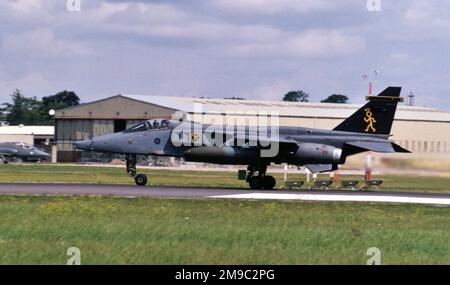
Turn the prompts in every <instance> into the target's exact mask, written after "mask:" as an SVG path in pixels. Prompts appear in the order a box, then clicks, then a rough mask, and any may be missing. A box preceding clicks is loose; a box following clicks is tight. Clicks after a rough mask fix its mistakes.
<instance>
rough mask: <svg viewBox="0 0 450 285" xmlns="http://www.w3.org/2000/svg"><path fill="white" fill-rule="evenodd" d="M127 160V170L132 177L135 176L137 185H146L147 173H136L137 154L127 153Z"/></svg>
mask: <svg viewBox="0 0 450 285" xmlns="http://www.w3.org/2000/svg"><path fill="white" fill-rule="evenodd" d="M126 162H127V172H128V174H129V175H130V176H131V177H134V182H135V183H136V185H139V186H144V185H146V184H147V175H145V174H142V173H141V174H136V162H137V159H136V155H135V154H127V155H126Z"/></svg>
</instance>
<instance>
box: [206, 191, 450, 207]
mask: <svg viewBox="0 0 450 285" xmlns="http://www.w3.org/2000/svg"><path fill="white" fill-rule="evenodd" d="M209 198H227V199H258V200H305V201H339V202H384V203H410V204H434V205H450V198H426V197H408V196H389V195H367V194H366V195H345V194H341V195H330V194H327V195H324V194H277V193H248V194H234V195H220V196H209Z"/></svg>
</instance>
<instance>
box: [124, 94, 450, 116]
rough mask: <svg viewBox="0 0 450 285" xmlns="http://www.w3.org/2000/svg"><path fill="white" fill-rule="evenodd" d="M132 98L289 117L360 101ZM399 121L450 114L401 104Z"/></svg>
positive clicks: (337, 110)
mask: <svg viewBox="0 0 450 285" xmlns="http://www.w3.org/2000/svg"><path fill="white" fill-rule="evenodd" d="M123 96H124V97H128V98H130V99H134V100H137V101H141V102H147V103H150V104H154V105H159V106H162V107H166V108H170V109H175V110H180V111H185V112H188V113H192V112H194V103H198V104H202V106H201V108H202V112H205V113H226V112H230V111H232V112H236V113H238V114H239V113H246V112H248V111H254V112H256V111H264V112H270V111H277V112H279V115H280V116H287V117H320V118H322V117H323V118H336V119H343V118H347V117H349V116H350V115H351V114H352V113H354V112H355V111H356V110H357V109H358V108H360V107H361V105H360V104H332V103H310V102H283V101H262V100H235V99H216V98H192V97H175V96H145V95H123ZM395 119H396V120H408V121H440V122H450V113H449V112H446V111H442V110H438V109H434V108H428V107H417V106H405V105H399V106H398V109H397V112H396V115H395Z"/></svg>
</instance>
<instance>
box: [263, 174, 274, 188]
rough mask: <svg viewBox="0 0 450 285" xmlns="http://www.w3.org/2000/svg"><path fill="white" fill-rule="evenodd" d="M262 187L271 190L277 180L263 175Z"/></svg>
mask: <svg viewBox="0 0 450 285" xmlns="http://www.w3.org/2000/svg"><path fill="white" fill-rule="evenodd" d="M263 184H264V189H267V190H271V189H273V188H274V187H275V184H277V181H276V180H275V178H274V177H273V176H265V177H264V180H263Z"/></svg>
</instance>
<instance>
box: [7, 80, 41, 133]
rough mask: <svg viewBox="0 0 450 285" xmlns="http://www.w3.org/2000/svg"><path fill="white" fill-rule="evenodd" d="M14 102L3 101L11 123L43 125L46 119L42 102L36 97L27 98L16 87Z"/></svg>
mask: <svg viewBox="0 0 450 285" xmlns="http://www.w3.org/2000/svg"><path fill="white" fill-rule="evenodd" d="M11 97H12V101H13V103H12V104H11V103H3V108H2V111H3V112H4V113H5V114H6V120H7V121H8V122H9V124H10V125H19V124H24V125H41V124H44V123H45V122H44V120H43V118H42V116H41V112H40V110H41V107H42V102H41V101H39V100H37V99H36V97H31V98H27V97H25V96H23V95H22V93H21V92H20V90H18V89H16V90H15V91H14V92H13V93H12V94H11Z"/></svg>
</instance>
